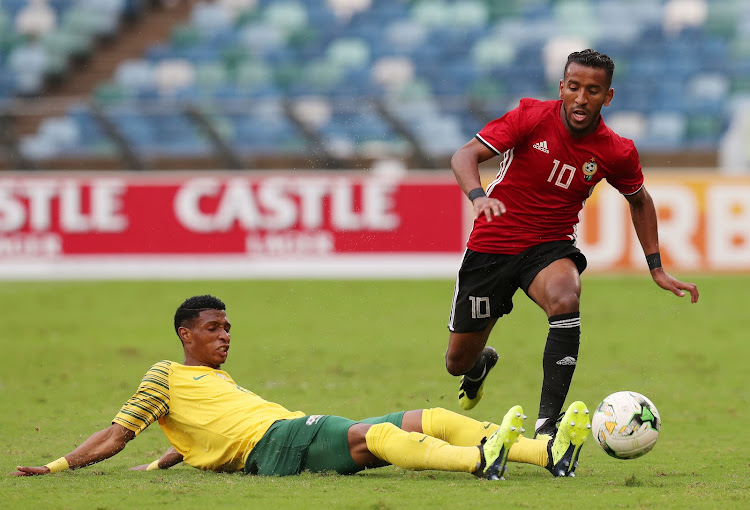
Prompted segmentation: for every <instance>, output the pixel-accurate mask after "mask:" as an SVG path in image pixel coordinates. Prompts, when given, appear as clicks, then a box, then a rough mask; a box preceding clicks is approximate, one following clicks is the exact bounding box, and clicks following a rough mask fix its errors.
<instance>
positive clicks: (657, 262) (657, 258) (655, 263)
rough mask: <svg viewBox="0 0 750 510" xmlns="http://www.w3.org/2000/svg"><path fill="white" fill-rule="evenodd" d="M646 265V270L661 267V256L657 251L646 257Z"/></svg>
mask: <svg viewBox="0 0 750 510" xmlns="http://www.w3.org/2000/svg"><path fill="white" fill-rule="evenodd" d="M646 263H647V264H648V270H649V271H651V270H653V269H657V268H660V267H661V255H660V254H659V252H658V251H657V252H656V253H652V254H651V255H646Z"/></svg>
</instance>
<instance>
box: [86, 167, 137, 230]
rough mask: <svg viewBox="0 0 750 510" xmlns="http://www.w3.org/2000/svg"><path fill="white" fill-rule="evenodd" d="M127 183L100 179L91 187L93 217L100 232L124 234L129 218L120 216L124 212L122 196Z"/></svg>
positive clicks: (94, 223)
mask: <svg viewBox="0 0 750 510" xmlns="http://www.w3.org/2000/svg"><path fill="white" fill-rule="evenodd" d="M125 190H126V188H125V183H124V182H122V181H120V180H116V179H99V180H97V181H95V182H94V183H93V184H92V187H91V217H92V219H93V225H94V227H95V229H96V230H97V231H98V232H122V231H123V230H125V229H126V228H127V226H128V218H127V217H126V216H124V215H122V214H118V213H120V212H121V211H122V210H123V205H122V195H123V194H124V193H125Z"/></svg>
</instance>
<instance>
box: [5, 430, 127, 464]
mask: <svg viewBox="0 0 750 510" xmlns="http://www.w3.org/2000/svg"><path fill="white" fill-rule="evenodd" d="M134 437H135V432H133V431H132V430H128V429H126V428H125V427H123V426H122V425H117V424H112V425H110V426H109V427H107V428H106V429H104V430H100V431H99V432H96V433H94V434H92V435H91V436H90V437H89V438H88V439H87V440H86V441H84V442H83V443H82V444H81V445H80V446H79V447H78V448H76V449H75V450H73V451H72V452H70V453H69V454H67V455H65V457H62V458H61V459H58V460H59V461H61V460H62V459H65V461H66V462H67V465H68V467H69V469H76V468H80V467H84V466H89V465H91V464H96V463H97V462H101V461H103V460H105V459H108V458H110V457H112V456H114V455H117V454H118V453H120V452H121V451H122V449H123V448H125V445H126V444H128V442H129V441H130V440H132V439H133V438H134ZM55 462H58V461H55ZM16 469H17V471H14V472H12V473H10V475H11V476H35V475H46V474H49V473H51V472H52V471H51V470H50V468H49V467H48V465H45V466H18V467H17V468H16Z"/></svg>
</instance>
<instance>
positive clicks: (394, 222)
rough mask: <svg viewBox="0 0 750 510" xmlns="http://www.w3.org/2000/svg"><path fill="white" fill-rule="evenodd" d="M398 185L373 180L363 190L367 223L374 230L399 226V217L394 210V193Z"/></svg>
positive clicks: (391, 228)
mask: <svg viewBox="0 0 750 510" xmlns="http://www.w3.org/2000/svg"><path fill="white" fill-rule="evenodd" d="M395 187H396V185H395V184H394V183H391V182H384V181H383V180H377V181H373V182H371V183H369V184H366V185H365V186H364V189H363V190H362V193H363V197H362V201H363V202H364V215H365V216H364V218H365V223H366V225H367V226H368V227H369V228H371V229H373V230H393V229H396V228H398V225H399V217H398V215H397V214H393V213H392V211H393V210H394V209H395V208H396V204H395V201H394V200H393V194H394V193H395V191H396V190H395Z"/></svg>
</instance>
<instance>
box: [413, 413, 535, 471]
mask: <svg viewBox="0 0 750 510" xmlns="http://www.w3.org/2000/svg"><path fill="white" fill-rule="evenodd" d="M499 428H500V425H498V424H496V423H492V422H488V421H485V422H479V421H477V420H474V419H472V418H468V417H466V416H464V415H462V414H458V413H454V412H453V411H448V410H447V409H442V408H440V407H436V408H434V409H425V410H423V411H422V431H423V432H424V433H425V434H427V435H429V436H432V437H436V438H438V439H442V440H443V441H446V442H448V443H450V444H452V445H455V446H477V445H478V444H479V443H481V442H482V439H484V438H485V437H489V436H491V435H492V434H493V433H494V432H495V431H496V430H497V429H499ZM548 459H549V456H548V454H547V441H546V440H541V439H529V438H527V437H524V436H518V442H517V443H514V444H513V445H511V447H510V451H509V452H508V461H510V462H522V463H524V464H534V465H536V466H541V467H546V466H547V461H548Z"/></svg>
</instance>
